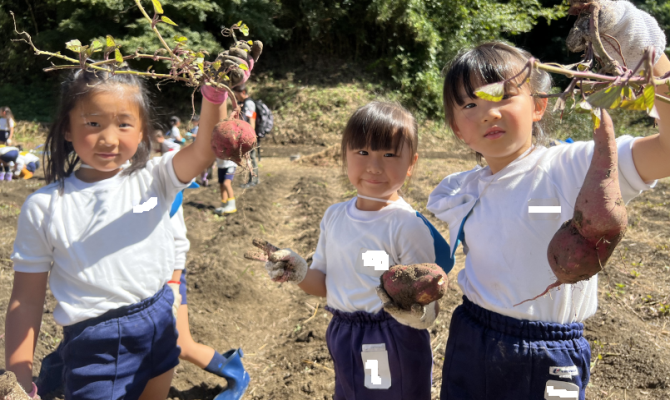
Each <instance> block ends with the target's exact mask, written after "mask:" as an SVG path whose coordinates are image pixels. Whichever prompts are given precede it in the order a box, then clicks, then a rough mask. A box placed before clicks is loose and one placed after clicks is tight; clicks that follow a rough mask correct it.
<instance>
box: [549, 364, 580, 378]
mask: <svg viewBox="0 0 670 400" xmlns="http://www.w3.org/2000/svg"><path fill="white" fill-rule="evenodd" d="M549 373H550V374H551V375H558V377H559V378H564V379H572V377H573V376H577V375H579V371H578V370H577V367H576V366H574V365H572V366H569V367H549Z"/></svg>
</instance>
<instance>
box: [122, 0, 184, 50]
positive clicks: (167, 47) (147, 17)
mask: <svg viewBox="0 0 670 400" xmlns="http://www.w3.org/2000/svg"><path fill="white" fill-rule="evenodd" d="M134 1H135V4H137V7H138V8H139V9H140V11H141V12H142V15H144V18H146V19H147V20H148V21H149V23H150V24H153V20H152V19H151V17H149V14H147V12H146V10H145V9H144V7H142V4H141V3H140V0H134ZM151 29H152V30H153V31H154V33H155V34H156V36H157V37H158V40H160V41H161V43H162V44H163V47H165V49H166V50H167V51H168V53H170V55H171V56H172V57H174V58H175V59H176V60H177V61H179V62H181V58H179V57H177V55H175V54H174V53H173V52H172V49H171V48H170V46H168V45H167V43H165V40H164V39H163V36H161V33H160V32H159V31H158V29H157V28H156V27H155V26H152V28H151Z"/></svg>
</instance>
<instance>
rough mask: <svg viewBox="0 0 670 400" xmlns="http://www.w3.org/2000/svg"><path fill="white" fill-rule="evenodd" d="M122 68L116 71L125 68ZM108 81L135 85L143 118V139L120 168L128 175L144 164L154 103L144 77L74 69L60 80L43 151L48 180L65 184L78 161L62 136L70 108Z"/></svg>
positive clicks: (148, 152) (113, 83)
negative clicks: (58, 91)
mask: <svg viewBox="0 0 670 400" xmlns="http://www.w3.org/2000/svg"><path fill="white" fill-rule="evenodd" d="M128 70H129V69H128V68H125V67H124V68H121V69H119V70H117V71H128ZM109 85H127V86H130V87H134V88H137V90H138V93H136V94H135V95H134V96H133V100H134V101H135V103H136V104H137V106H138V108H139V111H140V119H141V121H142V142H141V143H140V144H139V146H138V147H137V151H136V152H135V154H134V155H133V157H132V158H131V159H130V161H131V165H130V167H128V168H126V169H124V170H123V172H122V173H123V174H126V175H129V174H132V173H133V172H135V171H137V170H139V169H142V168H144V167H145V166H146V164H147V161H148V160H149V156H150V151H151V132H152V131H153V126H154V124H153V107H152V104H151V101H150V99H149V92H148V90H147V89H146V87H145V86H144V83H143V81H142V80H141V79H140V78H139V77H137V76H136V75H132V74H118V73H117V74H112V73H109V72H106V71H99V70H88V69H86V70H77V71H76V72H72V73H71V74H70V75H69V76H68V78H67V79H66V80H65V82H63V83H62V84H61V94H60V103H59V108H58V113H57V114H56V119H55V121H54V122H53V124H51V128H50V129H49V133H48V135H47V139H46V142H45V146H44V147H45V152H44V159H45V162H44V176H45V178H46V181H47V183H52V182H58V184H59V186H60V188H61V189H63V188H64V185H65V178H67V177H68V176H70V174H72V172H74V169H75V167H76V166H77V164H78V163H79V162H80V159H79V156H78V155H77V153H75V151H74V147H73V146H72V142H69V141H67V140H65V134H66V132H68V131H69V129H70V111H72V110H73V109H74V108H75V107H76V105H77V104H78V102H79V101H83V100H86V99H87V98H88V97H89V96H90V95H91V94H94V93H97V92H101V91H104V90H105V89H106V88H108V87H109Z"/></svg>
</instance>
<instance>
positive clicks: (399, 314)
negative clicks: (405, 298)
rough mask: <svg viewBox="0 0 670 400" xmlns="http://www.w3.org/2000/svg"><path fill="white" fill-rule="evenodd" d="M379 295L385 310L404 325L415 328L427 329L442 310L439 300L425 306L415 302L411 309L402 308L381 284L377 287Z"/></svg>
mask: <svg viewBox="0 0 670 400" xmlns="http://www.w3.org/2000/svg"><path fill="white" fill-rule="evenodd" d="M377 296H378V297H379V299H380V300H381V301H382V304H383V305H384V311H386V312H387V313H389V314H391V316H392V317H393V318H395V320H396V321H398V322H400V323H401V324H403V325H407V326H411V327H412V328H414V329H427V328H429V327H430V326H431V325H433V322H435V320H436V319H437V315H438V314H439V312H440V305H439V304H438V303H437V301H434V302H432V303H428V304H426V305H425V306H423V305H421V304H419V303H414V304H413V305H412V309H411V310H405V309H402V308H400V307H399V306H398V305H397V304H395V302H394V301H393V299H392V298H391V296H389V295H388V293H386V290H384V288H383V287H382V286H381V285H379V286H378V287H377Z"/></svg>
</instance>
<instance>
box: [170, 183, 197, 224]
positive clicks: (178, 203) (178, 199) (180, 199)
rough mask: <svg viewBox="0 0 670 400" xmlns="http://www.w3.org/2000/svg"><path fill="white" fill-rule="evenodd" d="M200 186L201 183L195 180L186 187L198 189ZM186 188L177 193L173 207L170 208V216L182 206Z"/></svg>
mask: <svg viewBox="0 0 670 400" xmlns="http://www.w3.org/2000/svg"><path fill="white" fill-rule="evenodd" d="M199 187H200V185H198V184H197V183H195V181H193V182H191V184H190V185H188V186H187V187H186V189H197V188H199ZM186 189H184V190H186ZM184 190H182V191H181V192H179V193H177V196H175V198H174V201H173V202H172V207H171V208H170V218H172V217H173V216H174V215H175V214H176V213H177V211H178V210H179V207H181V203H182V202H183V201H184Z"/></svg>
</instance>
